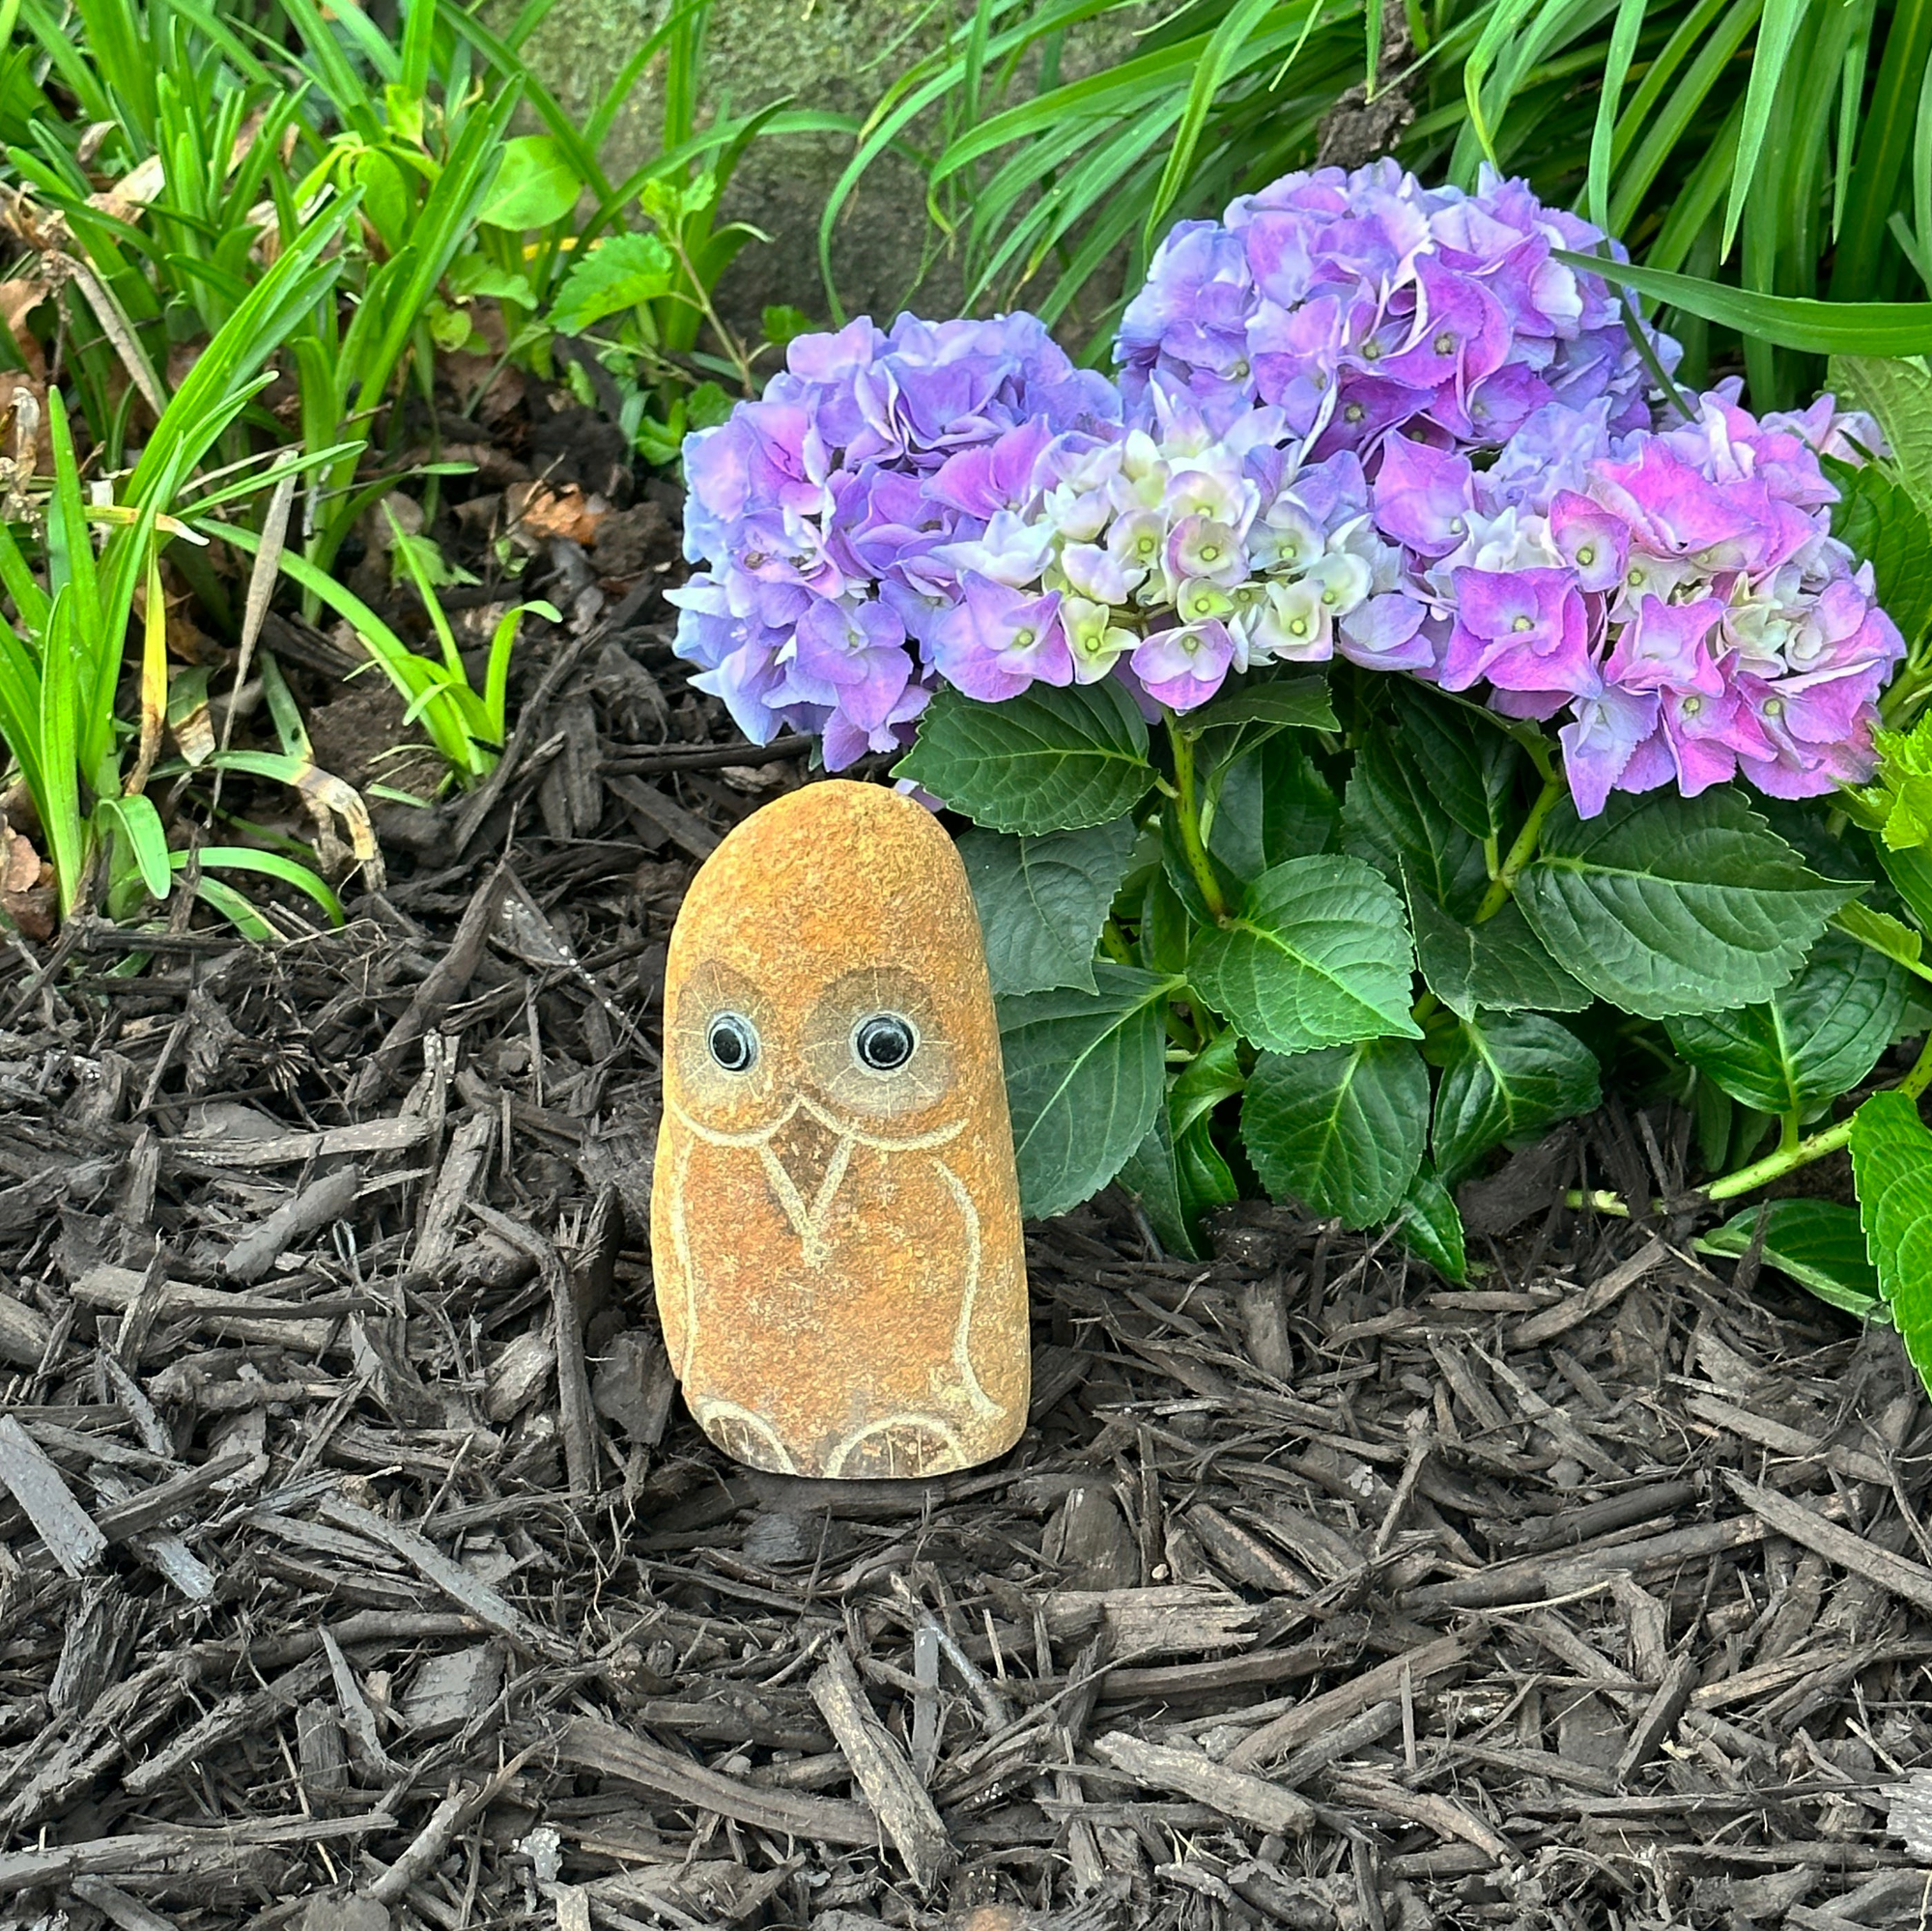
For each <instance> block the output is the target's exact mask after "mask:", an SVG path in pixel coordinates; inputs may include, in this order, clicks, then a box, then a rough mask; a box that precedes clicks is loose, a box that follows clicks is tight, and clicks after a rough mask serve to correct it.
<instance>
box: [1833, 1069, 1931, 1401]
mask: <svg viewBox="0 0 1932 1931" xmlns="http://www.w3.org/2000/svg"><path fill="white" fill-rule="evenodd" d="M1852 1178H1853V1179H1854V1180H1855V1181H1856V1182H1857V1184H1858V1190H1859V1219H1860V1222H1861V1225H1862V1226H1863V1228H1864V1231H1865V1252H1866V1255H1867V1257H1868V1258H1869V1259H1870V1261H1871V1264H1872V1266H1873V1268H1874V1270H1875V1271H1876V1272H1877V1274H1878V1291H1879V1292H1880V1293H1881V1294H1883V1295H1884V1296H1885V1298H1886V1299H1887V1300H1888V1301H1889V1302H1890V1303H1891V1319H1892V1323H1893V1325H1894V1326H1896V1327H1897V1329H1898V1331H1899V1334H1900V1335H1901V1336H1902V1337H1903V1339H1904V1342H1905V1351H1906V1353H1907V1354H1909V1355H1910V1356H1911V1357H1912V1365H1913V1366H1914V1367H1915V1368H1917V1369H1918V1378H1919V1380H1921V1381H1922V1382H1924V1384H1925V1386H1926V1388H1927V1389H1928V1390H1932V1133H1928V1132H1927V1131H1926V1130H1925V1122H1924V1121H1922V1120H1921V1119H1920V1118H1919V1117H1918V1100H1917V1099H1915V1098H1912V1097H1911V1096H1910V1095H1908V1094H1906V1093H1899V1092H1898V1091H1896V1089H1893V1090H1891V1091H1889V1092H1886V1093H1873V1094H1872V1096H1871V1097H1870V1098H1869V1099H1868V1100H1866V1101H1865V1103H1864V1104H1863V1105H1862V1106H1861V1107H1860V1108H1859V1110H1858V1113H1857V1115H1856V1116H1855V1117H1854V1119H1853V1121H1852Z"/></svg>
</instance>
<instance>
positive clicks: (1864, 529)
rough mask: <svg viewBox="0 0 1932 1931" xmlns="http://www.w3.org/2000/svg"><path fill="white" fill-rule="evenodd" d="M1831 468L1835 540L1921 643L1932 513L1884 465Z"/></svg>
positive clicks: (1930, 610)
mask: <svg viewBox="0 0 1932 1931" xmlns="http://www.w3.org/2000/svg"><path fill="white" fill-rule="evenodd" d="M1928 306H1932V304H1928ZM1826 468H1827V471H1828V473H1829V474H1830V476H1831V478H1832V480H1833V482H1834V483H1835V484H1836V485H1837V486H1838V500H1837V501H1836V502H1835V503H1833V505H1832V534H1833V536H1835V537H1836V538H1837V539H1838V540H1839V541H1840V542H1841V543H1843V544H1845V545H1846V546H1847V547H1848V548H1849V549H1850V550H1851V552H1852V554H1853V555H1854V556H1856V557H1858V558H1859V560H1860V561H1861V562H1868V563H1869V564H1870V565H1871V566H1872V576H1873V579H1874V581H1875V582H1876V585H1877V589H1878V600H1879V603H1880V605H1881V606H1882V607H1883V609H1884V611H1885V612H1886V614H1887V615H1888V616H1889V617H1890V618H1891V620H1892V622H1893V623H1895V624H1896V625H1897V626H1898V628H1899V630H1900V631H1901V632H1902V633H1903V635H1904V637H1905V640H1906V641H1907V642H1908V643H1913V642H1916V641H1917V640H1918V639H1919V638H1920V637H1921V636H1922V635H1923V634H1924V631H1925V627H1926V625H1927V624H1928V623H1932V511H1928V510H1927V509H1926V508H1925V507H1923V506H1921V505H1920V504H1919V503H1918V502H1916V501H1914V499H1913V497H1912V493H1911V492H1910V491H1909V490H1907V489H1906V488H1905V487H1904V486H1903V485H1902V484H1900V483H1897V482H1894V481H1893V480H1892V478H1891V476H1890V475H1889V473H1888V471H1887V469H1886V466H1885V465H1884V464H1882V463H1865V464H1861V465H1859V466H1858V467H1856V468H1854V467H1853V466H1852V465H1851V464H1849V463H1837V462H1833V461H1831V460H1830V459H1829V458H1828V459H1827V460H1826Z"/></svg>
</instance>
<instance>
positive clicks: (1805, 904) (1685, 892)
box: [1517, 785, 1854, 1019]
mask: <svg viewBox="0 0 1932 1931" xmlns="http://www.w3.org/2000/svg"><path fill="white" fill-rule="evenodd" d="M1853 891H1854V888H1853V887H1852V886H1850V885H1847V884H1838V883H1833V881H1831V880H1829V879H1825V878H1821V877H1819V875H1818V874H1817V873H1816V872H1814V871H1812V870H1810V869H1809V868H1808V867H1807V866H1805V865H1804V864H1803V863H1802V862H1801V861H1800V859H1799V857H1798V855H1797V853H1796V852H1794V851H1793V850H1792V849H1791V847H1790V846H1789V845H1788V844H1786V843H1785V842H1784V840H1783V839H1782V838H1777V837H1776V835H1775V834H1774V833H1773V832H1772V831H1771V830H1770V828H1769V827H1768V826H1767V825H1766V824H1765V822H1764V820H1763V819H1762V818H1760V817H1759V816H1758V815H1757V814H1756V813H1755V812H1754V811H1752V810H1751V809H1750V808H1749V806H1747V804H1746V803H1745V800H1744V797H1743V795H1742V794H1741V793H1740V792H1738V791H1737V790H1736V789H1735V788H1733V787H1732V786H1730V785H1725V786H1723V787H1721V788H1719V789H1716V790H1711V791H1706V792H1704V793H1702V794H1701V795H1700V796H1698V797H1695V798H1686V797H1683V796H1681V795H1680V794H1679V793H1678V792H1677V791H1675V790H1671V789H1666V790H1661V791H1650V792H1645V793H1643V794H1642V795H1641V796H1636V797H1633V796H1631V795H1630V794H1629V793H1627V792H1620V791H1613V792H1612V793H1611V794H1610V799H1609V803H1608V804H1607V805H1606V806H1605V809H1604V811H1603V814H1602V815H1601V816H1599V817H1596V818H1590V819H1580V818H1578V817H1577V813H1576V811H1575V810H1574V809H1572V807H1571V806H1570V805H1569V804H1568V802H1567V801H1566V802H1565V803H1563V804H1561V805H1559V806H1558V807H1557V808H1556V809H1555V810H1554V811H1553V812H1552V813H1551V814H1550V817H1549V822H1548V825H1547V826H1546V827H1545V830H1544V834H1543V849H1542V852H1541V854H1540V855H1539V856H1538V858H1537V859H1536V860H1535V862H1534V863H1533V864H1531V865H1530V866H1528V867H1527V868H1526V869H1525V870H1524V872H1523V874H1522V877H1521V878H1520V881H1519V882H1518V885H1517V901H1518V903H1520V905H1521V906H1522V909H1523V915H1524V917H1525V918H1527V919H1528V921H1529V923H1530V927H1531V929H1532V930H1533V931H1534V932H1535V933H1536V936H1537V937H1538V938H1539V939H1541V940H1542V941H1543V945H1544V949H1545V950H1546V951H1548V953H1549V954H1550V956H1551V957H1552V958H1558V959H1561V960H1562V961H1563V963H1564V964H1565V966H1567V967H1568V968H1569V970H1570V971H1572V972H1573V973H1575V974H1576V976H1577V978H1578V979H1579V980H1582V981H1583V983H1584V984H1585V985H1586V986H1588V987H1589V988H1590V990H1591V991H1592V992H1594V993H1596V994H1597V995H1598V996H1599V997H1600V998H1603V999H1607V1000H1608V1001H1609V1002H1610V1003H1611V1004H1612V1005H1614V1006H1620V1007H1622V1008H1623V1009H1624V1010H1625V1011H1627V1012H1634V1013H1636V1014H1638V1015H1639V1016H1641V1017H1643V1018H1646V1019H1665V1018H1669V1017H1672V1016H1673V1015H1675V1014H1678V1013H1690V1012H1711V1011H1722V1010H1725V1009H1728V1008H1731V1007H1735V1006H1747V1005H1749V1004H1751V1003H1752V1002H1753V1001H1756V1000H1763V999H1767V998H1769V997H1770V996H1771V994H1772V993H1774V992H1776V990H1777V989H1778V988H1779V987H1780V986H1781V985H1783V984H1785V983H1786V982H1787V981H1788V980H1790V978H1791V976H1792V974H1793V973H1795V972H1796V971H1797V970H1798V967H1799V965H1800V964H1801V963H1802V962H1803V960H1804V955H1805V953H1806V952H1808V951H1810V949H1811V946H1812V944H1813V942H1814V941H1815V940H1816V939H1817V937H1818V934H1819V933H1820V932H1821V931H1823V930H1824V928H1825V922H1826V921H1827V920H1828V919H1829V918H1830V917H1831V915H1832V914H1833V912H1835V911H1836V910H1837V909H1838V907H1839V906H1840V905H1842V904H1844V903H1845V902H1846V901H1847V900H1848V899H1849V898H1850V897H1851V896H1852V895H1853Z"/></svg>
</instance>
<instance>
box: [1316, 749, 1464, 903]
mask: <svg viewBox="0 0 1932 1931" xmlns="http://www.w3.org/2000/svg"><path fill="white" fill-rule="evenodd" d="M1342 849H1343V850H1344V851H1347V852H1353V853H1354V854H1355V855H1356V856H1357V857H1358V858H1365V859H1367V860H1368V861H1369V863H1370V864H1371V865H1373V866H1375V867H1376V868H1377V869H1378V871H1380V872H1381V873H1382V874H1383V875H1384V876H1385V877H1386V878H1387V879H1388V880H1389V882H1390V883H1391V884H1398V883H1400V882H1401V881H1402V880H1403V879H1404V877H1405V876H1406V878H1407V880H1408V882H1409V883H1410V884H1411V885H1412V886H1418V887H1420V888H1421V890H1422V891H1424V892H1426V893H1427V894H1428V895H1430V897H1432V898H1434V899H1435V902H1436V904H1438V905H1439V906H1441V907H1442V908H1443V910H1444V911H1446V912H1448V913H1449V914H1450V915H1451V916H1452V917H1453V918H1456V919H1468V918H1471V917H1473V916H1474V914H1475V910H1476V907H1477V906H1478V905H1479V904H1481V903H1482V899H1483V894H1484V893H1485V892H1487V891H1488V890H1489V885H1490V869H1489V865H1488V863H1487V861H1486V860H1485V859H1484V857H1483V845H1482V840H1481V839H1480V838H1475V837H1474V836H1472V835H1471V834H1470V833H1468V832H1466V831H1464V830H1463V827H1462V826H1461V825H1459V824H1458V823H1457V822H1456V821H1455V819H1454V818H1452V817H1451V816H1450V815H1449V813H1448V812H1447V811H1446V810H1445V809H1443V807H1442V801H1441V800H1440V799H1439V798H1437V797H1436V795H1435V791H1434V790H1433V789H1432V788H1431V786H1430V782H1429V780H1428V778H1427V776H1426V775H1425V773H1424V772H1423V771H1422V769H1421V767H1420V766H1419V765H1418V764H1416V763H1415V761H1414V760H1413V759H1410V758H1406V757H1404V756H1403V755H1402V754H1401V753H1400V751H1399V750H1398V749H1397V747H1396V745H1395V743H1394V742H1393V734H1392V733H1387V732H1378V733H1377V734H1376V735H1375V736H1373V737H1371V738H1370V739H1369V741H1368V742H1367V743H1366V744H1365V745H1363V747H1362V748H1361V750H1360V751H1359V752H1358V753H1356V755H1355V768H1354V770H1353V771H1352V772H1351V773H1350V778H1349V792H1348V797H1347V799H1346V800H1345V801H1344V804H1343V807H1342Z"/></svg>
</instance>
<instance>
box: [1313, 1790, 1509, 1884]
mask: <svg viewBox="0 0 1932 1931" xmlns="http://www.w3.org/2000/svg"><path fill="white" fill-rule="evenodd" d="M1328 1781H1329V1788H1330V1789H1331V1790H1332V1791H1333V1793H1334V1794H1335V1796H1336V1797H1337V1798H1338V1799H1339V1800H1340V1801H1341V1802H1342V1803H1359V1804H1362V1805H1365V1806H1366V1807H1367V1808H1369V1809H1371V1810H1379V1811H1381V1812H1382V1813H1383V1814H1384V1815H1385V1816H1389V1817H1400V1818H1402V1819H1403V1820H1404V1821H1405V1822H1406V1823H1410V1824H1421V1825H1423V1826H1424V1827H1425V1828H1427V1829H1428V1830H1431V1831H1434V1832H1435V1834H1436V1835H1437V1836H1438V1837H1457V1838H1461V1839H1462V1841H1463V1843H1465V1844H1473V1845H1474V1846H1475V1847H1476V1849H1477V1850H1479V1851H1481V1852H1483V1853H1484V1855H1485V1856H1487V1857H1490V1858H1492V1859H1493V1860H1495V1861H1496V1862H1497V1863H1499V1864H1513V1863H1515V1862H1516V1860H1517V1856H1516V1851H1515V1848H1514V1847H1513V1846H1512V1845H1511V1844H1510V1842H1509V1840H1508V1839H1507V1838H1506V1837H1502V1836H1499V1835H1498V1834H1497V1833H1496V1832H1494V1831H1492V1830H1491V1829H1490V1827H1489V1826H1488V1825H1487V1824H1485V1823H1484V1822H1483V1820H1482V1819H1481V1818H1480V1817H1478V1816H1477V1815H1476V1814H1475V1813H1474V1812H1473V1811H1471V1810H1469V1809H1468V1808H1467V1807H1466V1806H1465V1805H1463V1804H1461V1803H1457V1802H1456V1801H1455V1799H1454V1798H1449V1797H1437V1796H1435V1794H1434V1793H1433V1792H1430V1791H1422V1790H1404V1789H1403V1788H1402V1787H1401V1785H1399V1784H1395V1783H1390V1782H1389V1781H1388V1780H1387V1779H1386V1778H1384V1777H1379V1776H1373V1775H1368V1774H1367V1773H1365V1772H1361V1771H1346V1772H1345V1771H1336V1772H1335V1773H1333V1774H1332V1775H1331V1776H1330V1777H1329V1779H1328Z"/></svg>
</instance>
